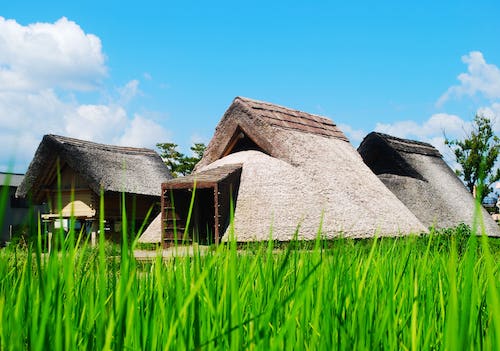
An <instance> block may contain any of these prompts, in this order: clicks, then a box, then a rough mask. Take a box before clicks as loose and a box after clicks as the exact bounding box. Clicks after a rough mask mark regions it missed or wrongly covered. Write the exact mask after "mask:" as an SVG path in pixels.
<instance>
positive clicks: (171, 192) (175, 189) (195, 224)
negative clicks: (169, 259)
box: [161, 164, 242, 246]
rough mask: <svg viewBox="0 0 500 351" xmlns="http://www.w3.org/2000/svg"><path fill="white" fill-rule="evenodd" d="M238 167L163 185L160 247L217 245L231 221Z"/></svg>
mask: <svg viewBox="0 0 500 351" xmlns="http://www.w3.org/2000/svg"><path fill="white" fill-rule="evenodd" d="M241 167H242V165H241V164H232V165H225V166H221V167H217V168H213V169H209V170H206V171H203V172H199V173H197V174H194V175H190V176H186V177H182V178H177V179H172V180H169V181H167V182H165V183H163V184H162V186H161V194H162V195H161V232H162V243H163V244H164V245H165V246H168V245H169V244H171V243H175V242H177V241H188V242H191V241H200V242H206V243H215V244H219V242H220V238H221V236H222V234H223V233H224V231H225V230H226V229H227V227H228V225H229V222H230V220H231V218H230V217H231V205H232V206H233V208H234V206H235V204H236V200H237V194H238V188H239V184H240V177H241Z"/></svg>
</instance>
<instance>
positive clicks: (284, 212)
mask: <svg viewBox="0 0 500 351" xmlns="http://www.w3.org/2000/svg"><path fill="white" fill-rule="evenodd" d="M227 165H241V174H240V176H239V179H238V184H232V189H234V188H237V189H238V191H237V193H234V194H230V195H231V196H233V197H234V202H235V209H234V229H235V235H236V239H237V240H238V241H253V240H267V239H269V238H273V239H276V240H290V239H291V238H292V237H293V235H294V232H295V230H296V228H297V226H300V229H299V238H301V239H314V238H315V237H316V236H317V233H318V231H319V230H321V233H322V235H323V236H324V237H327V238H333V237H336V236H339V235H344V236H350V237H367V236H373V235H375V234H376V233H378V234H379V235H399V234H402V233H409V232H415V231H423V230H425V228H424V226H423V225H422V224H421V223H420V222H419V221H418V219H417V218H416V217H415V216H414V215H413V214H412V213H411V212H410V211H409V210H408V209H407V208H406V207H405V206H404V205H403V204H402V203H401V202H400V201H399V200H398V199H397V198H396V197H395V196H394V194H392V193H391V192H390V191H389V190H388V189H387V188H386V187H385V186H384V185H383V184H382V183H381V182H380V180H379V179H378V178H377V177H376V176H375V175H374V174H373V173H372V172H371V171H370V169H369V168H368V167H367V166H366V165H365V164H364V163H363V162H362V160H361V158H360V156H359V154H358V153H357V152H356V150H355V149H354V148H353V147H352V145H351V144H350V143H349V141H348V140H347V138H346V137H345V135H344V134H343V133H342V131H340V129H339V128H338V127H337V126H336V125H335V124H334V123H333V122H332V121H331V120H330V119H328V118H324V117H320V116H316V115H312V114H308V113H305V112H301V111H297V110H292V109H289V108H286V107H282V106H278V105H274V104H270V103H266V102H261V101H256V100H251V99H247V98H242V97H237V98H235V99H234V101H233V103H232V105H231V106H230V107H229V109H228V110H227V111H226V113H225V114H224V116H223V117H222V119H221V121H220V122H219V124H218V125H217V128H216V130H215V134H214V136H213V138H212V140H211V141H210V143H209V145H208V147H207V149H206V151H205V154H204V156H203V158H202V159H201V161H200V162H199V163H198V165H197V166H196V169H195V172H194V175H193V178H196V175H197V174H201V173H203V172H206V171H208V170H210V169H215V168H219V167H222V166H227ZM174 182H176V180H172V181H169V182H167V183H165V184H164V186H165V187H164V188H165V189H174V190H175V188H176V185H175V184H174ZM214 189H215V188H214ZM214 193H215V195H216V197H217V196H218V195H220V196H221V198H227V197H228V196H227V195H224V194H222V193H221V194H217V193H220V191H216V192H214ZM174 195H175V193H174ZM165 197H166V198H167V199H166V200H167V202H168V196H165ZM214 201H218V199H217V198H216V199H215V200H214ZM165 216H166V217H168V215H165ZM181 217H182V216H181ZM208 217H210V216H208ZM215 217H216V218H217V213H215ZM218 226H219V227H218V228H217V225H216V228H214V232H215V233H216V234H217V233H218V235H219V236H222V240H224V239H226V238H227V236H228V235H227V234H228V233H227V223H226V222H224V221H219V223H218ZM200 227H203V224H202V225H201V226H200ZM145 234H147V235H148V236H147V238H148V239H147V240H148V241H153V240H154V241H159V240H160V234H159V233H157V232H156V233H151V232H149V231H146V233H145ZM217 239H218V238H217V237H216V238H215V241H217ZM144 240H146V236H145V239H144Z"/></svg>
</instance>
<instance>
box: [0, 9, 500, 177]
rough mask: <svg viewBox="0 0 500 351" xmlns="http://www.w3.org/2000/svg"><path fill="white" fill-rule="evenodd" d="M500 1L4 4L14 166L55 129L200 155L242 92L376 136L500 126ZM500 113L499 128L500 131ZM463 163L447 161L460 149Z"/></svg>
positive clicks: (1, 29)
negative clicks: (487, 122)
mask: <svg viewBox="0 0 500 351" xmlns="http://www.w3.org/2000/svg"><path fill="white" fill-rule="evenodd" d="M499 14H500V2H498V1H493V0H491V1H488V0H487V1H481V0H480V1H474V2H472V1H420V2H418V3H412V4H410V3H407V2H401V1H385V2H380V1H365V2H358V1H351V2H344V1H342V2H340V1H330V2H304V1H300V2H298V1H275V2H269V1H254V2H234V1H232V2H221V1H219V2H215V1H214V2H194V1H176V2H171V1H149V0H144V1H133V2H132V1H130V2H127V1H78V2H71V1H64V2H63V1H43V2H40V1H10V2H7V3H6V4H2V8H1V10H0V16H1V17H2V18H1V20H0V141H1V145H0V146H1V147H0V171H3V170H7V169H9V168H10V169H13V170H15V171H18V172H24V171H26V168H27V166H28V164H29V162H30V161H31V158H32V157H33V154H34V151H35V149H36V147H37V146H38V143H39V142H40V140H41V137H42V136H43V134H47V133H53V134H61V135H67V136H73V137H77V138H83V139H89V140H94V141H97V142H104V143H110V144H124V145H130V146H145V147H154V145H155V143H157V142H164V141H173V142H175V143H177V144H179V145H180V147H181V149H182V151H184V152H187V151H188V150H189V146H190V145H191V144H192V143H193V142H194V141H203V142H208V141H209V140H210V138H211V136H212V134H213V131H214V128H215V126H216V124H217V122H218V121H219V119H220V118H221V116H222V114H223V113H224V111H225V110H226V109H227V107H228V106H229V105H230V103H231V101H232V99H233V98H234V97H235V96H238V95H240V96H246V97H250V98H254V99H258V100H264V101H269V102H273V103H277V104H280V105H284V106H287V107H291V108H295V109H299V110H303V111H307V112H310V113H315V114H319V115H324V116H327V117H329V118H331V119H333V120H334V121H335V122H336V123H337V124H339V126H340V127H341V128H342V129H343V131H344V132H345V133H346V134H347V135H348V137H349V138H350V139H351V141H352V143H353V144H354V145H355V146H357V145H358V144H359V142H360V141H361V139H362V137H363V136H364V135H365V134H367V133H369V132H370V131H373V130H378V131H383V132H388V133H390V134H394V135H398V136H401V137H406V138H412V139H418V140H423V141H428V142H431V143H433V144H434V145H435V146H437V147H438V148H439V149H440V150H442V152H443V153H445V157H448V158H450V157H451V154H450V153H449V152H446V149H445V148H444V147H443V145H442V142H443V131H445V132H446V134H447V135H448V136H450V137H462V136H463V133H464V131H467V129H468V128H469V127H470V121H471V120H472V118H473V116H474V114H475V113H476V112H480V113H483V114H487V115H488V116H489V117H491V118H493V119H495V129H496V131H497V132H500V69H499V67H500V40H499V38H500V21H499V19H498V15H499ZM497 119H498V122H497ZM446 153H447V155H446Z"/></svg>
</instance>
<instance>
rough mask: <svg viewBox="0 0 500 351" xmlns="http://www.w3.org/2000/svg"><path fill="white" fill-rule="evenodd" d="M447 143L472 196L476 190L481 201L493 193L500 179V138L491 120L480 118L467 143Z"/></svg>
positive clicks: (458, 141)
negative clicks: (493, 185)
mask: <svg viewBox="0 0 500 351" xmlns="http://www.w3.org/2000/svg"><path fill="white" fill-rule="evenodd" d="M445 144H446V145H448V146H449V147H450V149H451V150H452V151H453V153H454V154H455V159H456V161H457V162H458V164H459V165H460V166H461V169H458V170H456V171H455V172H456V173H457V175H458V176H459V177H461V178H462V179H463V181H464V182H465V185H466V186H467V188H468V189H469V191H470V192H471V193H473V192H474V188H476V193H477V194H478V195H479V196H480V200H481V202H482V201H483V200H484V198H485V197H486V196H487V195H488V194H489V193H491V192H492V191H493V189H492V188H491V185H492V184H493V183H494V182H496V181H498V180H500V169H498V168H497V169H496V170H495V163H496V161H497V158H498V153H499V146H500V139H499V138H498V137H497V136H496V135H495V133H494V132H493V128H492V125H491V120H490V119H489V118H487V117H485V116H481V115H476V116H475V117H474V122H473V126H472V131H471V132H470V134H469V135H467V137H466V138H465V139H464V140H449V139H448V138H445Z"/></svg>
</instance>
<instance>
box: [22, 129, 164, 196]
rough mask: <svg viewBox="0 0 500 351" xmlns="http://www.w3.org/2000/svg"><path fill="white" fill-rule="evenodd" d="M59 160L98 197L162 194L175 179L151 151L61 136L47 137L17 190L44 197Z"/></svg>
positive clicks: (23, 193) (61, 165)
mask: <svg viewBox="0 0 500 351" xmlns="http://www.w3.org/2000/svg"><path fill="white" fill-rule="evenodd" d="M57 160H59V165H60V167H61V168H62V167H63V166H65V165H67V166H69V167H70V168H71V169H73V170H74V171H75V172H77V173H78V174H79V175H80V176H81V177H83V179H85V181H86V182H87V183H88V184H89V186H90V188H91V189H92V190H93V191H94V192H95V193H97V194H99V192H100V190H101V189H102V190H103V191H104V192H126V193H133V194H142V195H156V196H158V195H160V184H161V183H162V182H163V181H165V180H168V179H171V178H172V176H171V175H170V173H169V171H168V169H167V167H166V166H165V164H164V163H163V161H162V159H161V158H160V156H159V155H158V154H157V153H156V152H154V151H153V150H150V149H143V148H132V147H123V146H114V145H105V144H98V143H93V142H89V141H84V140H78V139H73V138H67V137H63V136H57V135H45V136H44V137H43V139H42V141H41V143H40V145H39V146H38V149H37V151H36V153H35V156H34V158H33V160H32V161H31V164H30V166H29V168H28V171H27V172H26V175H25V178H24V180H23V182H22V183H21V185H20V186H19V188H18V190H17V195H18V196H21V197H24V196H26V195H27V194H28V193H29V192H31V193H32V195H33V198H34V199H35V200H40V199H41V198H42V195H43V194H42V192H43V189H42V187H43V186H47V185H48V184H47V182H48V181H50V180H51V179H54V174H55V172H57V166H56V165H57Z"/></svg>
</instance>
